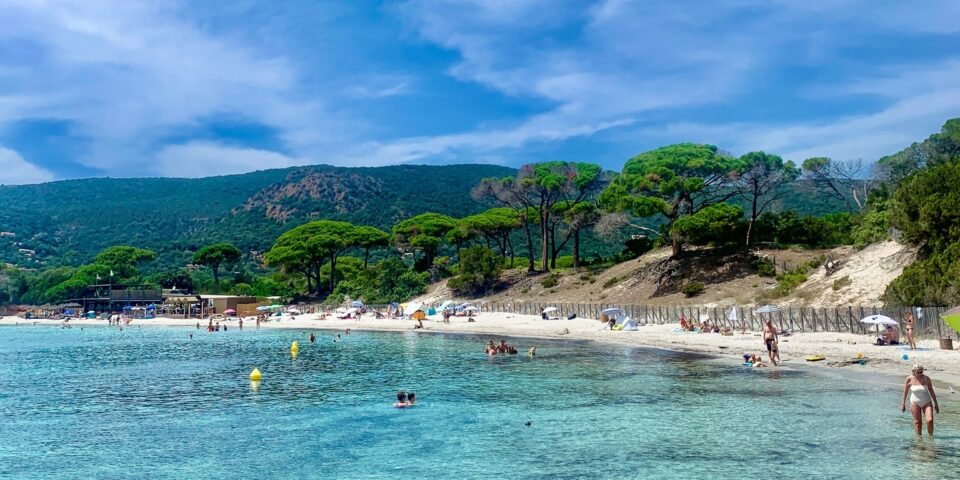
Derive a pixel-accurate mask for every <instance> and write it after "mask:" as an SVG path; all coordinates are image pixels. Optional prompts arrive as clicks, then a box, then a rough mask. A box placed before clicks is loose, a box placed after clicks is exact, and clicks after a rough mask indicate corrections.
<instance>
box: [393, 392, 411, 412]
mask: <svg viewBox="0 0 960 480" xmlns="http://www.w3.org/2000/svg"><path fill="white" fill-rule="evenodd" d="M416 404H417V394H416V393H413V392H410V393H407V392H405V391H403V390H400V391H399V392H397V403H394V404H393V406H394V407H397V408H407V407H412V406H414V405H416Z"/></svg>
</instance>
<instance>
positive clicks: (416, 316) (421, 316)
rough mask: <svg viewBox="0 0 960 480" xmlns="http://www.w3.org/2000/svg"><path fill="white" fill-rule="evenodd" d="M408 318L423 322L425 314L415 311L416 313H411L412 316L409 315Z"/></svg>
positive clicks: (421, 311)
mask: <svg viewBox="0 0 960 480" xmlns="http://www.w3.org/2000/svg"><path fill="white" fill-rule="evenodd" d="M410 318H412V319H414V320H423V319H425V318H427V314H425V313H423V310H417V311H416V312H413V315H410Z"/></svg>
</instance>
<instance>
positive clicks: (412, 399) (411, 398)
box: [407, 392, 417, 407]
mask: <svg viewBox="0 0 960 480" xmlns="http://www.w3.org/2000/svg"><path fill="white" fill-rule="evenodd" d="M416 404H417V394H416V393H413V392H410V393H408V394H407V406H408V407H412V406H414V405H416Z"/></svg>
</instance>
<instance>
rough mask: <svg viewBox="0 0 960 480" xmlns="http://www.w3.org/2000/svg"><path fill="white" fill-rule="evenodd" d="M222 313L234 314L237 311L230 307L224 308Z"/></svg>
mask: <svg viewBox="0 0 960 480" xmlns="http://www.w3.org/2000/svg"><path fill="white" fill-rule="evenodd" d="M223 313H225V314H227V315H234V314H236V313H237V311H236V310H234V309H232V308H228V309H226V310H224V311H223Z"/></svg>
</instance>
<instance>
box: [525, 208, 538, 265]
mask: <svg viewBox="0 0 960 480" xmlns="http://www.w3.org/2000/svg"><path fill="white" fill-rule="evenodd" d="M523 228H524V230H525V231H526V233H527V260H528V261H529V263H528V264H527V271H528V272H532V271H534V270H535V269H536V264H535V263H534V260H533V232H531V231H530V222H529V221H528V220H524V221H523Z"/></svg>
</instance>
